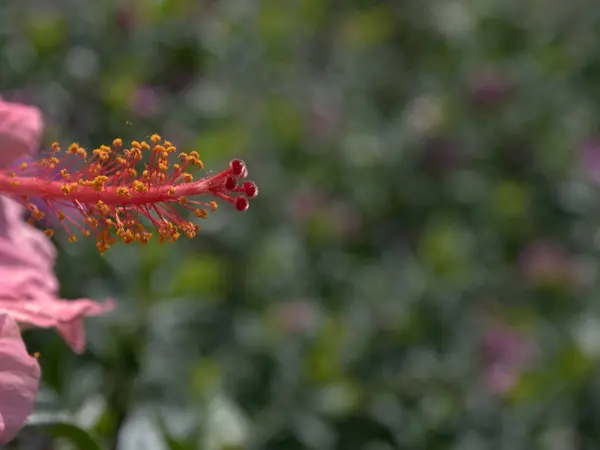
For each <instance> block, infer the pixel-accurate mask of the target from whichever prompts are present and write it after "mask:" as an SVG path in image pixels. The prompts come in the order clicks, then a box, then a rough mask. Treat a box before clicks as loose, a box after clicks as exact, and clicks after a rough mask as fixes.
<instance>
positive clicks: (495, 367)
mask: <svg viewBox="0 0 600 450" xmlns="http://www.w3.org/2000/svg"><path fill="white" fill-rule="evenodd" d="M482 350H483V356H484V358H485V370H484V380H485V384H486V385H487V387H488V389H489V390H490V391H491V392H493V393H495V394H500V395H503V394H506V393H507V392H509V391H510V390H511V389H512V388H513V387H514V386H515V385H516V384H517V383H518V381H519V379H520V378H521V374H522V373H523V372H524V371H525V370H526V369H527V366H528V364H529V363H531V362H532V360H533V359H534V357H535V355H536V348H535V346H534V344H533V342H532V341H531V340H530V339H529V338H528V337H527V336H524V335H522V334H519V333H518V332H517V331H515V330H512V329H510V328H508V327H506V326H504V325H501V324H496V325H492V326H491V328H490V329H488V331H487V332H486V334H485V338H484V342H483V349H482Z"/></svg>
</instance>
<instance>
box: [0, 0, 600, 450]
mask: <svg viewBox="0 0 600 450" xmlns="http://www.w3.org/2000/svg"><path fill="white" fill-rule="evenodd" d="M599 42H600V9H599V8H598V7H597V5H595V4H593V3H592V2H589V1H585V0H575V1H572V2H567V3H565V2H558V1H555V0H550V1H546V2H521V1H519V2H518V1H516V0H507V1H503V2H492V1H489V0H488V1H486V0H479V1H472V2H468V1H465V0H444V1H430V2H423V1H419V0H405V1H384V0H345V1H340V0H262V1H258V0H137V1H134V0H130V1H126V0H123V1H116V0H103V1H91V0H78V1H74V0H53V1H43V0H20V1H16V0H4V1H3V2H0V45H1V47H0V49H1V52H2V54H1V58H2V63H1V65H0V91H1V92H2V95H3V96H4V97H5V98H7V99H12V100H16V101H21V102H25V103H29V104H35V105H38V106H39V107H40V108H41V109H42V110H43V112H44V114H45V116H46V118H47V124H48V125H47V139H46V140H45V143H46V145H47V144H48V143H49V142H51V140H54V139H59V140H61V141H63V142H65V141H77V142H80V143H81V144H82V145H83V146H86V147H88V148H94V147H96V146H98V145H100V144H101V143H107V142H110V141H112V139H113V138H114V137H117V136H119V137H122V138H124V139H127V140H131V139H143V138H145V137H146V136H148V135H149V134H151V133H153V132H159V133H161V134H162V135H163V136H165V137H167V138H168V139H170V140H172V141H173V142H175V143H176V144H177V145H178V146H179V147H180V148H182V149H185V150H192V149H198V150H199V152H200V153H201V155H202V158H203V159H204V161H205V164H206V167H207V168H208V169H210V170H219V169H220V168H221V167H224V165H225V164H227V162H228V160H229V159H231V158H232V157H234V156H236V157H241V158H243V159H245V160H246V162H247V163H248V166H249V170H250V175H251V178H252V179H254V180H256V181H257V182H258V184H259V186H260V189H261V191H260V196H259V197H258V199H257V200H256V201H254V202H253V203H252V206H251V209H250V211H248V213H246V214H243V215H241V214H237V213H235V211H232V210H231V208H227V207H226V205H223V207H221V208H220V209H219V211H218V212H217V213H216V214H214V215H213V216H212V217H211V219H210V220H209V221H206V223H205V225H204V226H203V231H202V233H201V236H200V237H198V238H196V239H195V240H193V241H190V242H189V243H188V242H183V241H182V242H180V243H178V244H176V245H172V246H159V245H154V244H153V245H150V246H148V247H145V248H136V247H125V246H121V247H115V248H114V249H111V250H110V251H109V252H108V253H107V254H106V256H105V257H100V256H98V255H97V253H96V252H95V249H94V247H93V244H92V243H88V244H83V243H81V244H77V245H74V246H73V245H69V244H67V243H66V240H65V239H64V236H62V235H57V237H56V245H57V246H58V247H59V250H60V257H59V261H58V265H57V273H58V275H59V277H60V279H61V281H62V294H63V296H64V297H65V298H76V297H84V296H90V297H93V298H97V299H102V298H104V297H107V296H114V297H115V298H116V299H117V301H118V309H117V311H116V312H115V313H113V314H111V315H110V316H107V317H104V318H100V319H94V320H89V321H88V322H87V333H88V351H87V353H86V354H85V355H83V356H76V355H73V354H72V353H71V352H70V351H69V349H68V348H67V347H66V346H65V345H64V343H62V342H61V341H60V339H59V338H58V337H57V336H56V335H54V334H53V333H51V332H48V331H29V332H27V333H26V340H27V343H28V346H29V348H30V349H31V351H40V352H41V355H42V356H41V359H40V362H41V365H42V367H43V372H44V386H43V389H42V391H41V393H40V398H43V399H44V404H43V405H42V404H41V405H40V406H39V408H38V410H36V414H35V415H34V416H33V417H32V424H31V425H30V426H28V427H27V428H26V429H25V430H24V431H23V432H22V433H21V435H20V438H19V439H20V440H19V441H18V442H16V443H15V445H14V446H13V448H32V449H42V448H44V449H47V448H51V447H48V446H47V445H48V442H49V440H50V441H52V440H53V439H55V442H54V444H55V447H54V448H57V449H61V448H63V447H61V445H68V444H65V442H67V441H68V440H69V439H71V441H72V442H74V443H79V445H82V444H81V442H84V444H83V445H88V447H86V448H92V445H101V446H102V448H107V449H112V448H117V449H120V450H130V449H137V448H144V449H146V450H155V449H160V450H162V449H175V450H188V449H203V450H204V449H206V450H226V449H227V450H231V449H236V448H240V449H241V448H244V449H257V450H258V449H261V450H263V449H264V450H296V449H298V450H300V449H302V450H308V449H315V450H328V449H331V450H352V449H360V450H392V449H397V448H398V449H399V448H402V449H415V450H417V449H428V450H436V449H460V450H477V449H511V450H518V449H527V450H529V449H537V448H539V449H550V450H569V449H595V448H598V446H600V431H599V430H600V427H598V426H597V417H598V415H599V413H600V384H599V383H598V364H597V362H598V358H600V318H599V313H600V302H599V301H598V298H597V297H598V293H599V292H600V280H599V278H598V254H599V245H600V239H599V237H600V235H599V234H598V227H597V223H598V219H599V218H600V208H599V206H598V205H599V204H600V202H598V200H597V199H598V198H599V197H598V183H599V181H600V140H599V138H600V136H599V132H600V119H599V118H600V106H599V105H600V45H599ZM40 414H42V416H41V417H42V419H36V418H37V417H40ZM52 417H54V418H55V419H54V422H52V419H51V418H52ZM49 418H50V419H49ZM36 420H38V422H36ZM39 420H41V422H40V421H39ZM36 423H38V424H41V425H37V426H36V425H35V424H36ZM52 424H53V425H52ZM61 424H62V425H61ZM44 430H46V431H44ZM73 430H75V431H73ZM84 430H86V431H84ZM81 433H84V434H86V433H87V434H89V436H87V437H85V436H84V437H82V434H81ZM52 436H58V437H56V438H53V437H52ZM65 437H66V439H65ZM81 439H83V441H81ZM85 439H92V440H93V441H85ZM38 441H39V442H38ZM95 441H97V442H98V443H99V444H85V442H95ZM64 448H68V447H64Z"/></svg>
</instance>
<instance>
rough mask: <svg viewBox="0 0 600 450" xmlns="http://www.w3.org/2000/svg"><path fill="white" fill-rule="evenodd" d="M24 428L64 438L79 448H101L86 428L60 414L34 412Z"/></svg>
mask: <svg viewBox="0 0 600 450" xmlns="http://www.w3.org/2000/svg"><path fill="white" fill-rule="evenodd" d="M24 430H36V431H37V432H39V433H44V434H49V435H51V436H53V437H55V438H62V439H66V440H68V441H69V442H71V443H72V444H73V445H74V446H75V448H77V449H80V450H102V446H101V445H100V443H99V442H98V441H97V440H96V439H95V438H94V437H92V435H91V434H90V433H89V432H88V431H87V430H84V429H83V428H81V427H79V426H78V425H76V424H74V423H71V422H69V421H68V420H67V419H66V418H64V417H63V416H62V415H59V416H57V415H55V414H42V413H40V414H34V415H32V416H31V417H30V418H29V421H28V422H27V424H26V425H25V427H24Z"/></svg>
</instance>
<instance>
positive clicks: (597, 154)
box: [581, 139, 600, 184]
mask: <svg viewBox="0 0 600 450" xmlns="http://www.w3.org/2000/svg"><path fill="white" fill-rule="evenodd" d="M581 165H582V168H583V171H584V172H585V173H586V175H587V176H588V177H589V179H590V181H592V182H593V183H595V184H600V140H598V139H594V140H590V141H589V142H587V143H586V144H585V145H584V146H583V151H582V153H581Z"/></svg>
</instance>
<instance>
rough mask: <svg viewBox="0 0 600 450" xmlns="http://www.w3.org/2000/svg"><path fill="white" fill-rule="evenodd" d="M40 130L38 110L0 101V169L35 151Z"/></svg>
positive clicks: (41, 123) (41, 122) (40, 117)
mask: <svg viewBox="0 0 600 450" xmlns="http://www.w3.org/2000/svg"><path fill="white" fill-rule="evenodd" d="M42 128H43V121H42V115H41V113H40V111H39V109H37V108H34V107H32V106H26V105H21V104H19V103H11V102H5V101H3V100H1V99H0V145H1V149H0V167H6V166H8V165H9V164H10V163H11V162H12V161H14V160H15V159H17V158H19V157H20V156H23V155H26V154H28V153H32V152H33V151H35V150H36V148H37V146H38V143H39V140H40V137H41V134H42Z"/></svg>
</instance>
